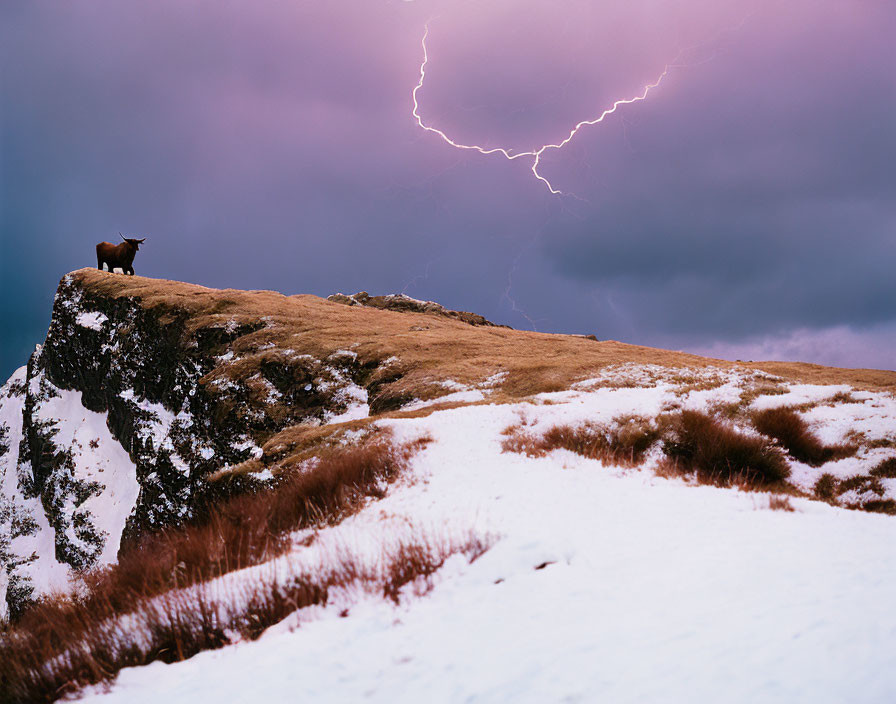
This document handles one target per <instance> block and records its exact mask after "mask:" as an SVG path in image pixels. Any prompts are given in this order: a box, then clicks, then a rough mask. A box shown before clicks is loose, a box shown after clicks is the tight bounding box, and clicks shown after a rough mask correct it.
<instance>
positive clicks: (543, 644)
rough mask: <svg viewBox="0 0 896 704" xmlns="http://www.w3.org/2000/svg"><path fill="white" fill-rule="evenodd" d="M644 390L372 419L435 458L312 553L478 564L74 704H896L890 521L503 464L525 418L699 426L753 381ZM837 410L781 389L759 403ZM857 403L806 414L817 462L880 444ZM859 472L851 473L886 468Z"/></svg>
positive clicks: (511, 459) (603, 471)
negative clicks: (456, 537) (402, 542)
mask: <svg viewBox="0 0 896 704" xmlns="http://www.w3.org/2000/svg"><path fill="white" fill-rule="evenodd" d="M641 372H643V373H644V374H646V375H647V376H650V375H651V374H654V378H653V379H652V381H650V382H649V383H646V382H644V380H642V382H644V386H642V387H639V388H606V387H604V388H594V387H595V384H594V383H592V384H582V385H580V387H579V388H578V389H577V390H573V391H570V392H563V393H560V394H546V395H543V396H541V397H540V398H539V399H538V401H539V403H535V404H528V403H523V404H516V405H502V406H498V405H494V406H489V405H479V406H470V407H465V408H457V409H453V410H445V411H439V412H435V413H433V414H432V415H430V416H428V417H426V418H415V419H401V420H390V421H383V422H382V423H383V424H384V425H389V426H390V427H391V428H392V429H393V432H394V433H395V435H396V437H397V438H398V439H413V438H417V437H420V436H421V435H427V434H428V435H430V436H431V437H432V438H433V442H432V443H431V444H429V445H428V446H427V447H426V449H424V450H423V451H422V452H421V453H420V454H418V455H417V456H416V457H415V459H414V461H413V467H412V472H411V475H410V476H409V477H408V479H407V481H403V482H401V483H400V484H399V485H398V486H396V487H394V488H393V489H392V490H391V491H390V494H389V496H387V497H386V498H385V499H383V500H381V501H378V502H375V503H372V504H371V505H370V506H369V507H368V508H366V509H365V510H364V511H362V512H361V513H359V514H357V515H356V516H354V517H352V518H351V519H348V520H347V521H345V522H343V523H342V524H340V525H338V526H335V527H332V528H327V529H324V530H322V531H321V533H320V536H319V539H318V541H316V542H315V543H314V544H312V546H311V547H310V548H305V549H306V550H320V549H322V548H321V546H326V545H327V544H344V545H354V546H356V547H357V546H360V549H374V550H375V549H376V543H377V541H380V540H386V539H388V536H389V535H394V534H398V533H400V532H401V531H402V530H406V529H407V526H408V525H421V526H426V527H428V530H430V531H432V530H436V531H438V530H443V531H445V532H447V533H450V534H453V533H454V532H456V531H458V530H462V529H469V528H473V529H475V530H476V531H477V532H478V533H480V534H482V535H487V534H488V535H493V536H496V537H497V538H498V540H497V542H496V543H495V544H494V546H493V547H492V548H491V549H490V550H489V551H488V552H487V553H486V554H485V555H484V556H482V557H481V558H479V559H478V560H476V561H475V562H473V563H472V564H468V563H467V562H466V561H465V560H462V559H457V560H451V561H449V563H448V564H446V566H445V567H444V568H443V569H442V571H441V573H440V574H439V576H438V580H437V584H436V587H435V589H434V590H433V591H432V592H431V593H430V594H428V595H426V596H422V597H421V596H414V595H413V594H411V593H410V592H409V593H407V594H406V598H405V599H403V600H402V603H401V605H400V606H394V605H392V604H391V602H386V601H384V600H382V599H379V598H373V597H370V596H363V595H358V596H357V598H356V600H355V601H353V602H352V603H350V604H348V605H349V607H350V608H349V614H348V616H347V617H345V618H343V617H340V612H341V611H342V609H343V608H345V607H346V603H345V602H344V601H340V603H336V604H332V605H331V606H328V607H327V608H324V609H313V610H308V611H307V612H306V613H304V614H300V615H297V616H295V617H291V618H290V619H287V621H285V622H284V623H282V624H280V625H279V626H275V627H274V628H272V629H270V630H269V631H268V632H267V633H266V634H265V635H263V636H262V638H260V639H259V640H258V641H256V642H251V643H248V642H247V643H238V644H236V645H233V646H229V647H227V648H224V649H222V650H220V651H215V652H207V653H203V654H200V655H198V656H196V657H194V658H192V659H190V660H188V661H186V662H183V663H178V664H174V665H163V664H159V663H157V664H153V665H150V666H148V667H144V668H135V669H128V670H125V671H123V672H122V673H121V674H120V675H119V677H118V679H117V681H116V682H115V683H114V684H113V685H112V687H111V690H110V691H108V692H103V691H101V690H99V689H94V690H92V691H90V692H88V693H87V694H86V697H85V700H86V701H97V702H99V701H102V702H116V701H121V702H128V703H129V704H134V703H138V702H159V701H165V702H169V704H176V703H177V702H180V701H197V697H198V698H199V700H202V701H213V702H216V703H221V702H242V701H249V700H251V701H260V702H266V703H269V702H285V701H303V700H308V701H326V702H344V701H361V700H363V701H371V702H390V703H393V702H457V701H477V702H504V701H517V702H559V701H569V702H576V701H583V702H636V701H637V702H643V701H651V702H658V701H659V702H718V701H724V702H756V701H762V702H812V703H813V704H818V703H819V702H843V701H849V702H892V701H896V608H894V597H896V586H894V585H896V518H894V517H891V516H883V515H875V514H868V513H862V512H858V511H848V510H844V509H839V508H833V507H831V506H828V505H827V504H824V503H821V502H817V501H810V500H808V499H791V503H792V505H793V507H794V508H795V509H796V510H795V511H794V512H786V511H774V510H770V508H769V496H768V495H767V494H754V493H742V492H738V491H735V490H725V489H717V488H711V487H704V486H688V485H687V484H685V483H684V482H683V481H681V480H667V479H662V478H658V477H656V476H655V475H654V474H653V472H652V471H650V470H649V464H650V460H648V463H647V465H648V466H647V468H641V469H627V470H626V469H621V468H616V467H604V466H602V465H601V464H600V463H599V462H597V461H593V460H586V459H583V458H581V457H579V456H576V455H574V454H571V453H568V452H566V451H554V452H553V453H551V454H550V455H548V456H546V457H541V458H529V457H526V456H523V455H519V454H514V453H503V452H502V451H501V440H502V439H503V436H502V431H503V430H504V429H505V428H507V427H508V426H510V425H514V424H517V423H520V422H521V420H522V419H525V421H526V422H527V424H528V426H529V427H531V428H535V429H539V428H547V427H549V426H550V425H552V424H556V423H560V422H577V421H580V420H586V419H590V420H607V421H609V420H610V419H611V418H613V417H614V416H617V415H620V414H624V413H631V412H637V413H639V414H642V415H652V414H655V413H657V412H659V411H661V410H664V409H669V408H672V407H674V406H675V404H677V405H678V407H704V408H705V407H707V406H708V405H712V404H714V403H722V402H726V401H728V402H730V401H731V400H732V399H736V398H739V397H740V394H741V392H742V386H743V382H744V380H743V379H734V380H731V379H728V380H727V381H726V380H725V379H721V380H720V381H721V382H722V383H720V384H718V385H717V386H715V387H714V388H709V389H706V388H695V389H694V390H693V391H689V392H687V393H681V388H682V385H681V383H680V381H679V382H673V381H670V380H664V379H662V378H660V377H661V376H662V374H661V373H659V372H655V370H654V371H650V370H646V371H645V370H640V372H639V373H641ZM604 381H606V379H604ZM689 383H692V384H693V385H694V386H702V385H705V384H700V383H694V382H689ZM589 388H591V389H592V390H590V391H589ZM839 390H840V389H837V388H832V387H805V386H800V387H797V386H788V387H787V389H786V392H785V393H777V394H776V395H773V396H772V395H768V396H763V395H760V396H758V398H757V399H756V400H754V401H752V403H754V404H757V406H756V407H759V405H758V404H771V403H774V404H783V405H793V404H798V403H807V402H808V401H811V400H813V399H814V400H815V401H818V400H821V401H823V400H824V399H826V398H828V397H829V396H831V395H832V394H834V393H837V391H839ZM855 397H856V398H855V402H850V403H846V404H844V405H841V406H838V407H837V408H838V411H839V412H838V413H829V411H828V410H827V409H828V406H825V405H824V404H822V405H819V406H816V407H813V408H809V409H808V410H807V411H806V413H807V414H808V415H807V417H809V418H810V419H811V421H812V424H813V429H814V430H815V431H816V432H818V433H819V435H821V436H822V437H823V439H824V440H825V441H827V442H835V441H839V440H841V439H842V438H843V437H845V435H846V434H847V433H849V432H851V431H853V430H855V428H856V427H857V426H859V427H860V430H861V431H862V432H864V433H865V434H866V436H867V437H869V438H872V437H880V438H888V437H891V436H892V434H893V432H894V431H896V400H894V399H893V397H892V396H889V395H887V394H855ZM799 399H804V400H799ZM844 409H845V410H844ZM845 415H849V418H848V419H846V420H844V417H845ZM871 453H872V454H871V455H867V456H862V457H860V458H859V459H855V458H853V460H854V461H855V462H856V463H861V464H863V466H864V464H867V463H868V462H873V461H876V460H877V459H878V457H879V456H880V457H883V456H887V453H889V455H893V454H896V453H894V451H893V449H892V448H890V449H882V450H881V449H875V450H873V451H871ZM874 453H876V454H874ZM843 461H846V460H843ZM808 469H809V468H807V469H806V470H805V471H808ZM811 471H813V472H816V473H818V472H821V471H828V469H827V467H825V468H822V469H814V470H811ZM845 471H847V470H845V469H844V472H845ZM808 479H811V477H809V478H807V481H808ZM889 488H890V487H888V489H889ZM371 544H372V545H373V547H372V548H371ZM365 546H367V547H365Z"/></svg>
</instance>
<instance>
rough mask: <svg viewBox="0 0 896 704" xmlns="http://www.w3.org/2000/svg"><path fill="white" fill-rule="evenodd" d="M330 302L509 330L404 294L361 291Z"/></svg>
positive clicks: (478, 316) (468, 314)
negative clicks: (450, 319)
mask: <svg viewBox="0 0 896 704" xmlns="http://www.w3.org/2000/svg"><path fill="white" fill-rule="evenodd" d="M327 300H328V301H333V302H334V303H342V304H344V305H347V306H366V307H368V308H379V309H380V310H394V311H398V312H399V313H425V314H427V315H440V316H442V317H444V318H453V319H454V320H460V321H461V322H464V323H467V324H468V325H484V326H487V327H493V328H509V326H508V325H498V324H497V323H493V322H491V321H490V320H486V319H485V318H484V317H482V316H481V315H479V314H478V313H468V312H467V311H463V310H450V309H449V308H446V307H445V306H443V305H442V304H440V303H436V302H435V301H420V300H417V299H416V298H411V297H410V296H405V295H404V294H403V293H390V294H388V295H386V296H371V295H370V294H369V293H367V291H360V292H359V293H356V294H354V295H351V296H348V295H346V294H344V293H334V294H333V295H332V296H327Z"/></svg>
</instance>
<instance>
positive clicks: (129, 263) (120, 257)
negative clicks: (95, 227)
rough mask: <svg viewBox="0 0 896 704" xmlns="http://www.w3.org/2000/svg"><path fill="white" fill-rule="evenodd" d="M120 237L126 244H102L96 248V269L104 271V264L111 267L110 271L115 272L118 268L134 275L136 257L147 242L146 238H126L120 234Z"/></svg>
mask: <svg viewBox="0 0 896 704" xmlns="http://www.w3.org/2000/svg"><path fill="white" fill-rule="evenodd" d="M118 236H119V237H121V239H122V240H124V242H122V243H121V244H111V243H109V242H100V243H99V244H98V245H97V246H96V268H97V269H99V270H100V271H102V270H103V264H108V265H109V271H110V272H111V271H114V270H115V268H116V267H118V268H120V269H121V270H122V271H123V272H124V273H125V274H130V275H131V276H133V275H134V255H135V254H137V250H138V249H140V245H141V244H143V242H144V241H146V238H145V237H144V238H143V239H141V240H138V239H132V238H130V237H124V236H123V235H122V234H121V233H120V232H119V233H118Z"/></svg>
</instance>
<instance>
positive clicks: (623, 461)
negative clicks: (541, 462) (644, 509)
mask: <svg viewBox="0 0 896 704" xmlns="http://www.w3.org/2000/svg"><path fill="white" fill-rule="evenodd" d="M504 435H505V436H506V437H505V439H504V441H503V442H502V444H501V447H502V449H503V450H504V451H505V452H520V453H524V454H527V455H529V456H530V457H540V456H542V455H544V454H546V453H548V452H550V451H552V450H556V449H564V450H569V451H570V452H575V453H576V454H578V455H582V456H583V457H588V458H590V459H596V460H600V461H601V462H603V463H605V464H615V465H623V466H635V465H637V464H639V463H640V462H641V460H642V459H643V457H644V453H645V452H647V450H648V449H650V447H651V446H652V445H653V444H654V443H655V442H656V441H657V440H658V439H659V429H658V428H657V426H656V424H655V423H652V422H651V421H649V420H647V419H646V418H642V417H640V416H623V417H619V418H616V419H614V422H613V424H610V425H606V424H600V423H583V424H581V425H577V426H572V425H557V426H554V427H552V428H550V429H549V430H547V431H546V432H545V433H544V434H543V435H540V436H535V435H532V434H531V433H529V432H528V431H527V430H526V429H525V426H521V425H516V426H511V427H510V428H507V429H505V431H504Z"/></svg>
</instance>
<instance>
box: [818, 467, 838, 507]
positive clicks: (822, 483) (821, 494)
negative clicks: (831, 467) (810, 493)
mask: <svg viewBox="0 0 896 704" xmlns="http://www.w3.org/2000/svg"><path fill="white" fill-rule="evenodd" d="M839 485H840V481H839V480H838V479H837V477H835V476H834V475H833V474H831V473H829V472H825V473H824V474H822V475H821V476H820V477H819V478H818V480H817V481H816V482H815V488H814V491H815V495H816V496H817V497H818V498H819V499H821V500H822V501H827V502H828V503H836V502H837V488H838V487H839Z"/></svg>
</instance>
